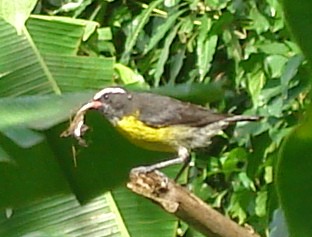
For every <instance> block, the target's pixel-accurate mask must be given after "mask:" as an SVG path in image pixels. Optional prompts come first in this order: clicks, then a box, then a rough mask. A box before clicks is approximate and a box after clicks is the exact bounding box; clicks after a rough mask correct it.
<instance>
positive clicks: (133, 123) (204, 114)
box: [63, 86, 260, 172]
mask: <svg viewBox="0 0 312 237" xmlns="http://www.w3.org/2000/svg"><path fill="white" fill-rule="evenodd" d="M89 109H95V110H98V111H99V112H100V113H102V114H103V115H104V116H105V117H106V118H107V119H108V120H109V121H110V122H111V124H112V125H113V126H114V127H115V128H116V129H117V130H118V131H119V132H120V133H121V134H122V135H124V136H125V137H126V138H128V139H129V141H130V142H132V143H133V144H135V145H138V146H140V147H142V148H145V149H149V150H155V151H163V152H174V153H177V157H176V158H173V159H170V160H167V161H162V162H160V163H157V164H153V165H150V166H142V167H138V168H137V169H139V170H140V171H143V172H150V171H153V170H158V169H161V168H164V167H167V166H170V165H173V164H179V163H184V164H185V163H187V161H188V159H189V157H190V152H191V151H192V150H193V149H197V148H205V147H207V146H209V145H210V143H211V138H212V137H214V136H215V135H217V134H218V133H220V131H222V130H223V129H225V128H226V127H227V126H229V125H230V124H233V123H236V122H240V121H257V120H259V119H260V118H259V117H258V116H248V115H224V114H218V113H215V112H212V111H211V110H208V109H207V108H205V107H202V106H199V105H195V104H191V103H187V102H182V101H180V100H177V99H174V98H171V97H168V96H162V95H157V94H152V93H147V92H130V91H128V90H126V89H124V88H122V87H117V86H114V87H107V88H104V89H102V90H101V91H99V92H97V93H96V94H95V95H94V96H93V99H92V100H91V101H90V102H89V103H87V104H85V105H84V106H83V107H82V108H81V109H80V110H79V111H78V113H77V115H76V117H75V119H74V122H73V124H72V125H71V127H70V128H69V129H68V130H67V131H65V133H64V134H63V135H65V136H67V135H74V136H75V137H76V138H78V139H81V136H82V134H83V132H84V130H85V127H84V126H85V125H84V123H83V115H84V113H85V111H86V110H89Z"/></svg>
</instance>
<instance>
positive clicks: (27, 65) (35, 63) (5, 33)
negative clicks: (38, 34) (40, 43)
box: [0, 19, 61, 96]
mask: <svg viewBox="0 0 312 237" xmlns="http://www.w3.org/2000/svg"><path fill="white" fill-rule="evenodd" d="M0 29H1V30H0V32H1V33H0V34H1V36H0V45H1V46H0V79H1V80H0V95H2V96H9V95H10V96H13V95H15V96H17V95H20V94H25V93H33V92H34V91H36V90H38V88H39V89H40V91H41V92H45V93H46V92H54V93H56V94H60V93H61V91H60V88H59V86H58V85H57V84H56V81H55V79H54V78H53V76H52V75H51V72H50V71H49V69H48V67H47V65H46V63H45V62H44V60H43V58H42V56H41V55H40V53H39V51H38V48H37V47H36V45H35V44H34V42H33V41H32V39H31V37H30V35H29V34H28V32H27V30H26V29H24V31H23V33H24V34H23V35H17V34H16V32H15V30H14V28H13V27H12V26H10V25H8V23H6V22H5V21H3V20H1V19H0Z"/></svg>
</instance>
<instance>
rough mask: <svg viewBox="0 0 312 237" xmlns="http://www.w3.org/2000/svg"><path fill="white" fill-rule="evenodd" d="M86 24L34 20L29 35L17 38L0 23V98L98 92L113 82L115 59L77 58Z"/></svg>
mask: <svg viewBox="0 0 312 237" xmlns="http://www.w3.org/2000/svg"><path fill="white" fill-rule="evenodd" d="M65 19H67V18H65ZM84 22H88V21H84ZM90 24H91V25H92V22H91V23H90ZM85 25H88V24H87V23H85V24H82V23H81V21H79V20H77V22H76V21H74V20H64V18H60V19H58V18H57V17H54V18H52V19H51V18H49V17H46V18H44V17H41V18H40V17H39V18H38V17H37V18H36V17H34V18H31V19H30V20H29V21H28V23H27V26H28V28H29V29H30V32H29V33H30V34H28V33H27V31H25V33H26V36H24V35H22V36H17V35H16V33H15V32H14V29H13V28H12V27H10V26H9V25H8V24H6V23H5V22H4V21H0V29H3V30H4V31H0V32H3V33H0V43H1V46H0V49H1V51H0V78H1V80H0V95H1V96H19V95H25V94H47V93H51V92H55V93H60V91H65V92H66V91H77V90H83V89H84V90H85V89H87V88H89V89H99V88H102V87H103V86H104V85H105V84H107V83H111V81H112V74H113V62H114V60H113V59H112V58H91V57H82V56H76V53H77V49H78V46H79V44H80V42H81V38H82V37H83V34H84V30H85V28H86V26H85ZM43 26H44V27H43ZM8 35H9V37H8ZM45 36H48V37H45ZM69 36H70V37H69ZM62 87H64V88H62Z"/></svg>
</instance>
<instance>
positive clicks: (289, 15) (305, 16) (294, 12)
mask: <svg viewBox="0 0 312 237" xmlns="http://www.w3.org/2000/svg"><path fill="white" fill-rule="evenodd" d="M281 3H282V6H283V9H284V14H285V20H286V21H287V23H288V26H289V28H290V30H291V32H292V35H293V37H294V38H295V40H296V41H297V43H298V44H299V46H300V48H301V50H302V52H303V54H304V55H305V56H306V58H307V59H308V61H309V63H311V62H312V48H311V39H312V31H311V30H310V29H311V24H310V22H311V14H310V11H309V9H311V7H312V2H311V1H309V0H299V1H296V2H294V1H292V0H282V1H281Z"/></svg>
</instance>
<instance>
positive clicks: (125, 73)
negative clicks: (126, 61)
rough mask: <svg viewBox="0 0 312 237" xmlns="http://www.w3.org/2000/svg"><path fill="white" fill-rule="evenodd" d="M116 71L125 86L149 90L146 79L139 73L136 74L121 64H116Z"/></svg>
mask: <svg viewBox="0 0 312 237" xmlns="http://www.w3.org/2000/svg"><path fill="white" fill-rule="evenodd" d="M114 69H115V70H116V72H117V73H118V75H119V78H120V80H121V81H122V82H123V84H125V85H128V84H132V85H134V84H135V85H139V86H141V87H145V88H148V85H147V84H146V83H145V81H144V78H143V77H142V75H140V74H139V73H137V72H134V71H133V70H132V69H131V68H129V67H126V66H124V65H122V64H121V63H115V64H114Z"/></svg>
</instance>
